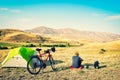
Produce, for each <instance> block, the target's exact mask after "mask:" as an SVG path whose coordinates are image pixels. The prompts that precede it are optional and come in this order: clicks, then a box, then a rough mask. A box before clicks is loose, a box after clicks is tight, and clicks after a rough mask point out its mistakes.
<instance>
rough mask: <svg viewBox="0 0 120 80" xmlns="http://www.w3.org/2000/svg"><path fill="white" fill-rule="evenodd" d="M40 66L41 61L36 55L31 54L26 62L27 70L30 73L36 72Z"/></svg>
mask: <svg viewBox="0 0 120 80" xmlns="http://www.w3.org/2000/svg"><path fill="white" fill-rule="evenodd" d="M41 68H42V62H41V60H40V59H39V57H38V56H32V57H31V58H30V60H29V61H28V63H27V70H28V72H29V73H30V74H38V73H39V72H40V70H41Z"/></svg>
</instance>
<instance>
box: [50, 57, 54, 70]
mask: <svg viewBox="0 0 120 80" xmlns="http://www.w3.org/2000/svg"><path fill="white" fill-rule="evenodd" d="M49 62H50V65H51V68H52V70H53V71H55V70H56V68H55V62H54V60H53V58H52V57H49Z"/></svg>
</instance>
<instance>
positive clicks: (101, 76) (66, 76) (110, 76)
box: [0, 43, 120, 80]
mask: <svg viewBox="0 0 120 80" xmlns="http://www.w3.org/2000/svg"><path fill="white" fill-rule="evenodd" d="M97 45H99V46H100V45H101V44H97ZM103 45H104V46H105V45H108V46H110V45H111V43H107V44H102V47H103ZM95 46H96V45H95V44H91V45H86V46H83V47H67V48H59V47H57V48H56V52H55V53H52V55H53V57H54V60H55V62H56V68H57V71H56V72H53V71H52V69H51V67H50V66H47V67H46V69H45V70H44V72H40V73H39V74H38V75H31V74H30V73H28V71H27V69H26V68H0V80H120V59H119V58H120V49H119V48H118V47H119V46H116V48H115V47H113V48H108V47H104V48H105V49H107V50H106V52H104V53H103V54H100V53H99V51H100V49H101V48H102V47H101V46H100V47H98V48H95ZM42 49H43V50H44V49H47V48H42ZM76 51H77V52H79V53H80V56H81V57H82V58H83V59H84V61H83V63H82V65H84V68H83V69H82V70H77V69H69V66H70V65H71V63H72V62H71V58H72V56H73V55H74V53H75V52H76ZM8 52H9V50H0V63H1V62H2V61H3V59H4V58H5V57H6V55H7V53H8ZM96 60H98V61H99V62H100V67H101V68H100V69H94V67H93V63H94V61H96ZM86 64H88V65H89V68H88V69H86V68H85V65H86Z"/></svg>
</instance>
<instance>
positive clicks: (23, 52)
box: [2, 47, 36, 67]
mask: <svg viewBox="0 0 120 80" xmlns="http://www.w3.org/2000/svg"><path fill="white" fill-rule="evenodd" d="M34 54H36V53H35V50H33V49H31V48H26V47H19V48H14V49H11V50H10V52H9V53H8V55H7V57H6V58H5V60H4V61H3V62H2V67H26V66H27V62H28V60H29V59H30V57H31V56H32V55H34Z"/></svg>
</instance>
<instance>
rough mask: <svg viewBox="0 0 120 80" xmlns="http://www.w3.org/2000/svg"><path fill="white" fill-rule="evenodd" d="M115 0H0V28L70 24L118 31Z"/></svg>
mask: <svg viewBox="0 0 120 80" xmlns="http://www.w3.org/2000/svg"><path fill="white" fill-rule="evenodd" d="M119 3H120V1H119V0H0V28H1V29H3V28H15V29H22V30H25V29H32V28H34V27H39V26H46V27H50V28H74V29H78V30H86V31H102V32H112V33H119V34H120V5H119Z"/></svg>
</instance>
